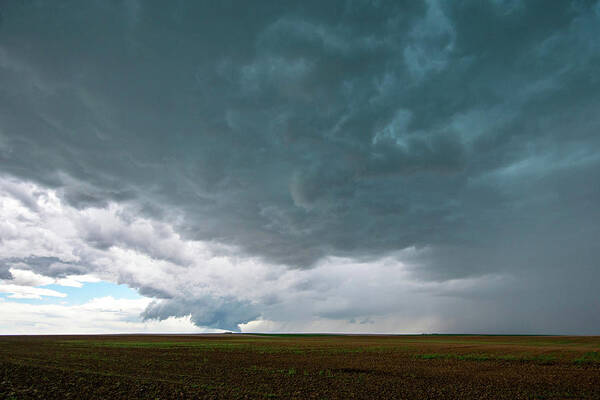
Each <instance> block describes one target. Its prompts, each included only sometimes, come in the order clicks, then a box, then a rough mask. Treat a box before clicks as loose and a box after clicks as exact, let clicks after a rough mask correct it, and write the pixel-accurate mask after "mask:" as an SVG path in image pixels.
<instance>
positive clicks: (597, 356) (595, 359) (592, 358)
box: [575, 351, 600, 364]
mask: <svg viewBox="0 0 600 400" xmlns="http://www.w3.org/2000/svg"><path fill="white" fill-rule="evenodd" d="M575 364H600V351H590V352H588V353H585V354H584V355H583V356H581V357H580V358H577V359H576V360H575Z"/></svg>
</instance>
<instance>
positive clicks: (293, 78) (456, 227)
mask: <svg viewBox="0 0 600 400" xmlns="http://www.w3.org/2000/svg"><path fill="white" fill-rule="evenodd" d="M598 38H600V1H598V0H594V1H584V0H581V1H566V0H565V1H554V2H552V4H551V5H550V4H549V2H548V1H547V0H531V1H519V0H488V1H480V0H472V1H451V2H449V1H443V0H426V1H418V0H413V1H398V0H395V1H384V0H374V1H363V0H347V1H336V0H332V1H310V0H305V1H297V2H296V1H294V2H289V1H260V0H258V1H253V2H251V3H247V2H236V1H219V2H214V1H183V0H178V1H170V2H164V1H141V0H123V1H121V0H115V1H79V0H72V1H63V0H53V1H42V0H23V1H3V2H2V3H1V5H0V333H1V334H17V333H18V334H37V333H40V334H41V333H118V332H145V333H149V332H217V331H221V330H231V331H241V332H353V333H360V332H369V333H432V332H436V333H501V334H511V333H519V334H534V333H542V334H600V295H598V287H599V286H598V282H600V245H599V244H598V238H599V237H600V209H599V207H598V206H599V204H600V151H599V149H600V112H599V111H600V74H599V73H598V71H600V40H599V39H598Z"/></svg>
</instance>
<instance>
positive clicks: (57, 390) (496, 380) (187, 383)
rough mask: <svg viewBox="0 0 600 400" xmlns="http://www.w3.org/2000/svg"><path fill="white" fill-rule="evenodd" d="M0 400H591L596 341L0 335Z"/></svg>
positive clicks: (597, 364) (597, 367)
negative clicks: (257, 399)
mask: <svg viewBox="0 0 600 400" xmlns="http://www.w3.org/2000/svg"><path fill="white" fill-rule="evenodd" d="M0 398H2V399H69V398H71V399H81V398H84V399H85V398H95V399H108V398H117V399H120V398H123V399H125V398H127V399H136V398H143V399H147V398H151V399H171V398H210V399H218V398H286V399H287V398H297V399H313V398H314V399H352V398H361V399H367V398H369V399H370V398H386V399H387V398H390V399H421V398H423V399H566V398H569V399H600V337H564V336H563V337H557V336H553V337H547V336H535V337H534V336H445V335H429V336H425V335H422V336H308V335H307V336H304V335H303V336H296V335H289V336H283V335H282V336H258V335H239V334H234V335H190V336H183V335H177V336H175V335H168V336H158V335H131V336H122V335H116V336H27V337H26V336H4V337H0Z"/></svg>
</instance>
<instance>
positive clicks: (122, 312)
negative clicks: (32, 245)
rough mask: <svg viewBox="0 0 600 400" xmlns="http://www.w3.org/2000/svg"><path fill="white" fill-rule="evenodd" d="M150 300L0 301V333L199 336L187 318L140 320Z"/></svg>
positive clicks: (197, 330)
mask: <svg viewBox="0 0 600 400" xmlns="http://www.w3.org/2000/svg"><path fill="white" fill-rule="evenodd" d="M149 301H150V299H147V298H142V299H136V300H130V299H115V298H113V297H102V298H96V299H92V300H90V301H89V302H87V303H85V304H82V305H71V306H69V305H57V304H42V305H32V304H23V303H18V302H13V301H3V302H0V316H2V318H0V334H94V333H200V332H207V331H209V332H210V331H211V330H206V329H202V328H199V327H197V326H195V325H194V324H192V323H191V322H190V319H189V317H182V318H169V319H167V320H164V321H146V322H144V321H142V320H141V319H140V317H139V314H140V312H141V311H142V310H143V309H144V308H145V307H146V305H147V304H148V302H149Z"/></svg>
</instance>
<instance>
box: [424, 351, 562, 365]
mask: <svg viewBox="0 0 600 400" xmlns="http://www.w3.org/2000/svg"><path fill="white" fill-rule="evenodd" d="M415 358H417V359H420V360H459V361H533V362H537V363H542V364H550V363H553V362H554V361H556V357H554V356H552V355H538V356H530V355H515V354H487V353H470V354H452V353H429V354H416V355H415Z"/></svg>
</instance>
